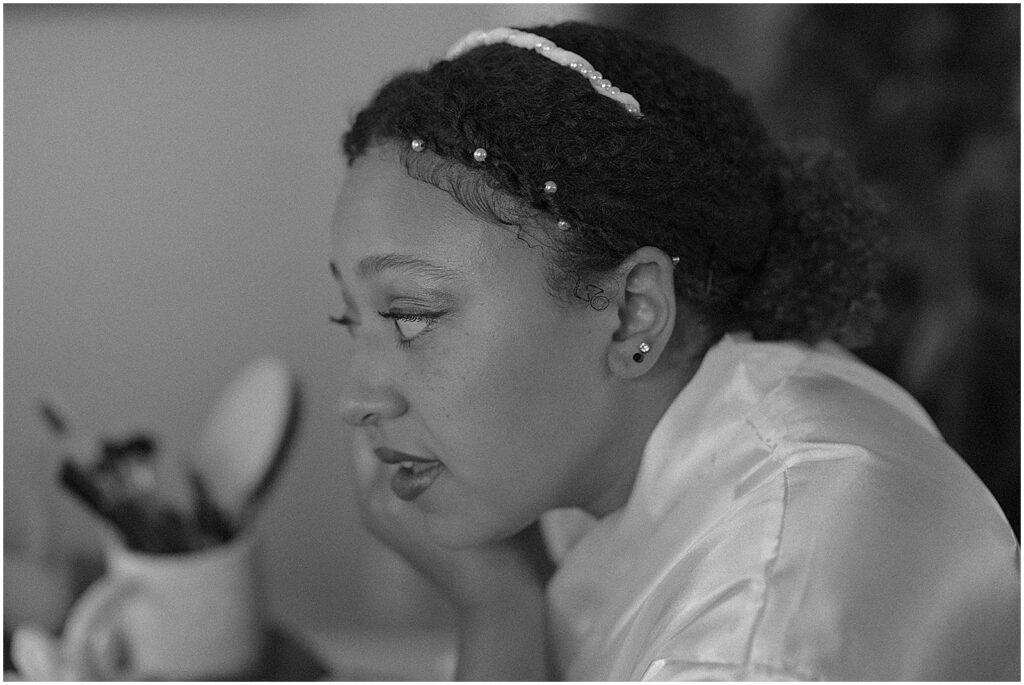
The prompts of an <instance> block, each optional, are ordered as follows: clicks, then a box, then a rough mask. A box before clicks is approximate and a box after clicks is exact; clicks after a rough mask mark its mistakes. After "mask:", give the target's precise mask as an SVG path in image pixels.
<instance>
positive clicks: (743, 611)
mask: <svg viewBox="0 0 1024 685" xmlns="http://www.w3.org/2000/svg"><path fill="white" fill-rule="evenodd" d="M542 525H543V530H544V533H545V537H546V540H547V542H548V545H549V547H550V548H551V551H552V553H553V555H554V556H555V557H556V561H557V562H558V563H559V567H558V570H557V571H556V573H555V576H554V577H553V579H552V581H551V583H550V585H549V588H548V598H549V611H550V616H549V630H550V632H551V638H552V641H553V645H554V649H555V659H556V662H557V664H558V666H559V668H560V669H561V674H560V675H561V676H562V677H564V678H566V679H569V680H588V681H593V680H640V679H643V680H708V679H710V680H780V679H781V680H796V679H828V680H906V679H909V680H949V679H966V680H1000V679H1011V680H1019V676H1020V644H1021V643H1020V547H1019V545H1018V543H1017V541H1016V539H1015V538H1014V535H1013V532H1012V530H1011V528H1010V526H1009V524H1008V523H1007V521H1006V518H1005V517H1004V516H1003V513H1002V512H1001V510H1000V508H999V506H998V504H997V503H996V501H995V500H994V498H993V497H992V495H991V494H990V493H989V492H988V490H986V488H985V487H984V485H983V484H982V483H981V481H980V480H979V479H978V478H977V477H976V476H975V474H974V473H973V472H972V471H971V470H970V469H969V468H968V467H967V466H966V465H965V464H964V462H963V461H962V460H961V459H960V457H959V456H957V454H955V453H954V452H953V451H952V450H951V449H950V448H949V447H948V446H947V445H946V444H945V442H943V440H942V438H941V437H940V436H939V434H938V432H937V430H936V429H935V426H934V425H933V423H932V422H931V420H930V419H929V418H928V417H927V415H926V414H925V412H924V411H923V410H922V409H921V408H920V406H919V405H918V404H917V403H916V402H915V401H914V400H913V399H911V397H910V396H909V395H908V394H907V393H906V392H905V391H903V390H902V389H901V388H899V387H898V386H896V385H895V384H894V383H893V382H892V381H890V380H888V379H887V378H885V377H884V376H882V375H880V374H878V373H877V372H875V371H874V370H872V369H870V368H869V367H867V366H865V365H864V364H862V363H860V362H859V361H857V360H856V359H855V358H853V357H852V355H849V354H848V353H846V352H844V351H842V350H841V349H840V348H838V347H837V346H834V345H820V346H818V347H816V348H808V347H806V346H803V345H798V344H793V343H762V342H754V341H751V340H750V339H749V337H748V336H726V337H725V338H724V339H723V340H722V341H721V342H720V343H719V344H717V345H716V346H715V347H714V348H712V349H711V350H710V351H709V352H708V354H707V355H706V357H705V359H704V361H703V363H702V365H701V367H700V369H699V371H698V372H697V374H696V376H695V377H694V378H693V379H692V380H691V382H690V383H689V384H688V385H687V386H686V388H685V389H684V390H683V391H682V393H681V394H680V395H679V396H678V398H677V399H676V400H675V401H674V402H673V404H672V405H671V407H670V408H669V410H668V411H667V413H666V414H665V416H664V418H663V419H662V420H661V421H660V423H659V424H658V426H657V427H656V429H655V430H654V432H653V433H652V435H651V437H650V439H649V441H648V444H647V446H646V449H645V451H644V455H643V460H642V463H641V466H640V469H639V473H638V476H637V480H636V483H635V485H634V489H633V492H632V494H631V496H630V499H629V501H628V503H627V504H626V506H625V507H624V508H622V509H620V510H619V511H617V512H615V513H614V514H611V515H609V516H607V517H605V518H603V519H600V520H594V519H591V518H589V517H587V516H586V515H585V514H583V513H582V512H580V511H578V510H557V511H553V512H549V513H548V514H547V515H545V517H544V518H543V520H542Z"/></svg>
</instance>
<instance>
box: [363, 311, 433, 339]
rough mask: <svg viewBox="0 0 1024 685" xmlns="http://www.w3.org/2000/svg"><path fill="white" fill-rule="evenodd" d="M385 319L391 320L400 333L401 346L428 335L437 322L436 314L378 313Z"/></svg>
mask: <svg viewBox="0 0 1024 685" xmlns="http://www.w3.org/2000/svg"><path fill="white" fill-rule="evenodd" d="M378 314H380V315H381V316H382V317H384V318H385V319H391V320H392V321H393V322H394V324H395V331H397V332H398V337H399V341H398V344H399V345H406V344H408V343H409V342H411V341H412V340H414V339H415V338H418V337H419V336H421V335H423V334H424V333H426V332H427V331H428V330H430V328H431V327H432V326H433V325H434V323H435V322H436V321H437V319H438V316H439V315H436V314H413V313H406V312H378Z"/></svg>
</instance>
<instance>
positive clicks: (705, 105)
mask: <svg viewBox="0 0 1024 685" xmlns="http://www.w3.org/2000/svg"><path fill="white" fill-rule="evenodd" d="M524 30H526V31H529V32H531V33H535V34H538V35H540V36H543V37H544V38H547V39H549V40H551V41H553V42H554V43H555V44H557V45H558V46H559V47H561V48H564V49H566V50H569V51H572V52H575V53H577V54H579V55H581V56H583V57H584V58H585V59H586V60H588V61H589V62H590V63H591V64H592V65H593V66H594V68H595V69H597V70H598V71H600V72H601V73H602V74H603V76H604V77H605V78H606V79H608V80H610V81H611V83H612V84H614V85H615V86H617V87H618V88H620V89H621V90H623V91H624V92H628V93H630V94H631V95H633V96H634V97H635V98H636V99H637V100H638V101H639V103H640V107H641V110H642V112H643V116H642V117H640V118H638V117H635V116H632V115H630V114H629V113H627V112H626V111H625V109H624V108H623V107H622V105H620V104H619V103H617V102H616V101H614V100H612V99H611V98H608V97H604V96H602V95H600V94H599V93H597V92H596V91H595V90H594V88H593V87H591V85H590V83H589V82H588V81H587V80H586V79H585V78H582V77H581V76H580V75H579V74H578V73H576V72H575V71H573V70H571V69H569V68H566V67H564V66H560V65H558V64H556V63H555V62H552V61H551V60H548V59H546V58H544V57H542V56H540V55H538V54H536V53H534V51H532V50H525V49H521V48H517V47H512V46H510V45H507V44H495V45H487V46H481V47H477V48H474V49H472V50H470V51H469V52H467V53H465V54H462V55H460V56H458V57H457V58H455V59H452V60H443V61H439V62H437V63H435V64H434V65H432V66H431V67H430V68H428V69H426V70H423V71H414V72H407V73H403V74H400V75H398V76H396V77H394V78H393V79H391V80H390V81H389V82H388V83H387V84H386V85H385V86H384V87H383V88H382V89H381V90H380V91H379V92H378V93H377V95H376V97H375V98H374V99H373V101H372V102H371V103H370V104H369V105H368V106H367V107H365V108H364V109H363V110H362V111H360V112H359V113H358V115H357V116H356V117H355V120H354V122H353V124H352V126H351V129H350V130H349V131H348V133H346V134H345V136H344V139H343V149H344V153H345V155H346V157H347V159H348V162H349V164H352V163H353V162H354V161H355V160H356V159H357V158H358V157H360V156H361V155H363V154H365V153H366V151H367V150H368V149H369V148H370V147H372V146H375V145H385V144H395V148H396V149H397V150H398V151H399V154H400V155H401V158H402V159H403V161H404V162H405V165H406V168H407V170H409V173H410V174H412V175H413V176H415V177H418V178H421V179H422V180H426V181H428V182H430V183H433V184H434V185H437V186H438V187H441V188H443V189H445V190H446V191H448V192H449V193H451V194H452V196H453V197H454V198H455V199H456V200H458V201H459V202H460V203H462V204H463V205H464V206H465V207H466V208H467V209H470V210H471V211H473V212H475V213H477V214H479V215H481V216H483V217H484V218H486V219H488V220H490V221H493V222H496V223H500V224H505V225H510V226H517V227H518V228H519V231H520V235H521V236H523V235H524V233H525V234H526V235H525V236H524V237H526V239H527V240H530V239H531V237H532V240H535V241H536V242H537V243H540V244H543V245H544V246H546V247H547V248H549V257H550V263H551V266H552V268H551V269H550V273H549V278H548V286H549V288H550V289H551V290H552V291H553V292H554V293H556V294H559V293H560V294H562V295H564V296H566V297H567V298H570V297H571V296H570V295H569V293H572V294H574V295H575V296H576V297H581V295H580V293H579V288H578V286H579V285H580V284H581V283H583V282H584V281H585V280H589V279H594V280H598V281H600V280H602V279H605V278H606V277H607V276H608V275H609V274H610V273H612V272H613V271H614V270H615V269H616V267H618V266H620V265H621V264H622V262H623V260H624V259H625V258H626V257H628V256H629V254H630V253H632V252H633V251H635V250H636V249H638V248H640V247H642V246H645V245H650V246H654V247H658V248H660V249H662V250H664V251H665V252H666V253H668V254H669V255H672V256H673V257H679V258H680V262H679V266H678V268H676V270H675V287H676V292H677V296H678V297H680V298H681V300H682V301H683V302H684V303H686V304H687V305H689V306H690V307H691V308H692V309H693V310H694V311H695V312H697V314H698V315H699V316H700V317H701V318H702V320H703V321H704V322H706V323H707V324H708V325H710V326H711V328H712V329H713V330H714V331H717V332H718V333H719V334H720V333H722V332H726V331H734V330H747V331H750V332H751V333H752V334H753V335H754V337H755V338H758V339H787V338H796V339H801V340H805V341H808V342H814V341H817V340H820V339H823V338H831V339H833V340H836V341H837V342H840V343H842V344H845V345H847V346H849V347H855V346H858V345H863V344H866V343H867V342H869V341H870V337H871V332H872V330H873V328H874V324H875V323H876V322H877V319H878V318H879V316H880V313H881V306H880V303H879V300H878V297H877V294H876V284H877V282H878V281H879V279H880V276H881V274H880V271H881V258H880V254H881V245H882V242H883V241H882V236H883V232H882V230H881V228H882V225H883V222H882V216H883V215H882V212H881V210H880V207H879V205H878V203H877V202H876V201H875V200H874V198H873V196H872V195H871V194H870V193H868V192H867V191H866V190H864V189H862V188H861V187H860V186H859V185H858V183H857V181H856V178H855V177H854V175H853V173H852V171H851V170H850V168H849V167H848V165H846V164H845V163H844V162H843V160H842V159H841V158H840V157H839V156H838V155H836V154H834V153H832V152H830V151H829V150H828V149H827V148H825V147H822V146H818V147H815V148H810V149H799V150H794V149H790V150H783V149H782V148H780V147H779V146H777V145H776V144H774V143H773V142H772V141H771V139H770V138H769V136H768V135H767V133H766V131H765V128H764V126H763V125H762V123H761V122H760V120H759V118H758V116H757V115H756V113H755V112H754V110H753V108H752V106H751V104H750V103H749V102H748V100H747V99H746V98H744V97H742V96H740V95H739V94H737V93H736V92H735V91H734V90H733V88H732V86H731V84H730V83H729V81H728V80H726V79H725V78H724V77H722V76H721V75H719V74H717V73H716V72H714V71H712V70H710V69H708V68H706V67H703V66H701V65H700V64H697V63H696V62H695V61H693V60H692V59H690V58H689V57H687V56H685V55H684V54H682V53H681V52H679V51H678V50H677V49H675V48H674V47H671V46H668V45H664V44H660V43H657V42H653V41H649V40H643V39H639V38H636V37H634V36H632V35H630V34H628V33H626V32H623V31H619V30H616V29H611V28H606V27H600V26H593V25H589V24H583V23H577V22H570V23H564V24H558V25H556V26H537V27H532V28H526V29H524ZM414 138H419V139H422V140H423V141H425V145H426V148H427V149H428V150H429V151H430V152H428V153H425V154H424V153H416V152H411V151H410V150H409V141H411V140H412V139H414ZM477 148H484V149H485V150H486V151H487V157H486V160H485V161H484V162H478V161H476V160H474V158H473V152H474V150H476V149H477ZM431 153H432V154H431ZM547 181H554V182H555V183H556V184H557V188H558V189H557V192H555V193H554V194H549V193H545V192H544V184H545V183H546V182H547ZM558 220H562V221H563V222H568V225H569V230H559V229H558V228H557V224H556V222H557V221H558ZM527 226H529V227H530V229H529V230H528V229H527ZM563 226H564V224H563ZM531 231H532V232H531ZM716 337H717V336H716Z"/></svg>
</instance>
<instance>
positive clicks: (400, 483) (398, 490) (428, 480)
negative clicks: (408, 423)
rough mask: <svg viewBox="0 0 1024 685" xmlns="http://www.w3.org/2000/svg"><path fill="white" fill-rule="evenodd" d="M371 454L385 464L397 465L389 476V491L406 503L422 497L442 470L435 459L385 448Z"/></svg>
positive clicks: (379, 448) (442, 466)
mask: <svg viewBox="0 0 1024 685" xmlns="http://www.w3.org/2000/svg"><path fill="white" fill-rule="evenodd" d="M373 452H374V454H376V455H377V458H378V459H380V460H381V461H382V462H384V463H385V464H397V465H398V470H397V471H395V473H394V475H392V476H391V491H392V492H394V493H395V495H396V496H397V497H398V498H399V499H401V500H405V501H406V502H411V501H412V500H414V499H416V498H417V497H419V496H420V495H422V494H423V493H424V492H425V491H426V489H427V488H429V487H430V486H431V485H432V484H433V482H434V481H435V480H436V479H437V477H438V476H440V475H441V472H442V471H443V470H444V464H442V463H441V462H439V461H438V460H436V459H426V458H424V457H416V456H413V455H411V454H406V453H405V452H399V451H398V450H392V449H389V448H387V447H378V448H377V449H375V450H374V451H373Z"/></svg>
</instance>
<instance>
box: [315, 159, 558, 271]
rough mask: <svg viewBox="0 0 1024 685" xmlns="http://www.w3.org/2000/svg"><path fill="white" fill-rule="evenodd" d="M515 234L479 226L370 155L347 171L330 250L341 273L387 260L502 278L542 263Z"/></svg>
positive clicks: (448, 200) (428, 187) (444, 198)
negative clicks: (512, 270)
mask: <svg viewBox="0 0 1024 685" xmlns="http://www.w3.org/2000/svg"><path fill="white" fill-rule="evenodd" d="M516 234H517V231H516V229H515V227H507V226H497V225H494V224H493V223H490V222H487V221H484V220H483V219H481V218H480V217H478V216H476V215H475V214H473V213H471V212H470V211H469V210H467V209H466V208H465V207H463V206H462V205H460V204H459V203H458V202H456V201H455V200H454V199H453V198H452V196H451V195H449V194H448V193H447V192H445V191H443V190H441V189H439V188H437V187H436V186H434V185H432V184H430V183H427V182H425V181H421V180H418V179H415V178H412V177H410V176H409V175H408V173H406V170H405V168H404V167H403V165H402V163H401V162H400V161H399V160H398V158H397V156H394V155H393V154H392V155H390V156H388V155H382V154H376V153H374V154H368V155H365V156H364V157H361V158H360V159H358V160H357V161H356V162H355V164H353V166H352V167H350V168H349V173H348V175H347V176H346V179H345V182H344V184H343V185H342V189H341V192H340V193H339V196H338V202H337V205H336V207H335V213H334V219H333V227H332V242H333V247H334V252H335V255H334V258H335V260H336V262H338V264H339V267H340V268H341V269H342V270H351V271H350V272H351V273H356V271H357V267H358V266H359V264H360V263H363V264H365V263H367V262H366V260H367V259H371V260H373V259H377V260H379V259H381V258H383V257H386V256H388V255H397V256H399V257H400V258H403V259H408V258H419V259H422V260H425V261H428V262H434V263H437V264H440V265H443V266H446V267H450V268H452V269H456V270H459V271H461V272H465V273H476V272H479V271H481V270H482V269H484V268H485V267H486V269H487V270H491V271H493V272H500V271H503V270H505V268H509V267H513V266H517V265H518V267H517V268H521V266H522V264H523V262H524V261H525V262H527V263H529V262H534V261H535V260H538V259H541V258H542V257H541V254H540V252H539V250H530V249H529V245H527V244H526V243H525V242H524V241H522V240H520V239H517V238H516ZM528 252H532V253H536V254H526V253H528ZM345 265H347V267H348V268H347V269H346V268H345ZM503 267H504V268H503ZM363 271H365V270H363ZM530 271H531V272H532V271H535V269H530Z"/></svg>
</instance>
